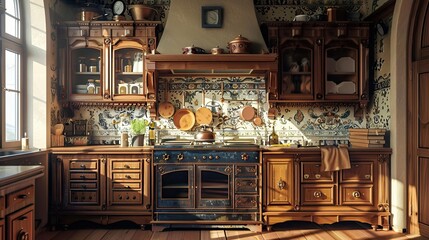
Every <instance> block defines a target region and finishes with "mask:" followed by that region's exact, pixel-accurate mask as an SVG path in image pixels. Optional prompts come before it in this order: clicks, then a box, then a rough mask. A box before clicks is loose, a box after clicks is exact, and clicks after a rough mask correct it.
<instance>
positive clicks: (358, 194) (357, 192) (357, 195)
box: [352, 191, 361, 198]
mask: <svg viewBox="0 0 429 240" xmlns="http://www.w3.org/2000/svg"><path fill="white" fill-rule="evenodd" d="M352 196H353V197H354V198H360V196H361V194H360V192H359V191H353V192H352Z"/></svg>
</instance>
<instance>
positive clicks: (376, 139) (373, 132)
mask: <svg viewBox="0 0 429 240" xmlns="http://www.w3.org/2000/svg"><path fill="white" fill-rule="evenodd" d="M385 134H386V129H379V128H350V129H349V141H350V144H351V145H352V147H374V148H377V147H384V144H385V143H386V141H385V139H384V136H385Z"/></svg>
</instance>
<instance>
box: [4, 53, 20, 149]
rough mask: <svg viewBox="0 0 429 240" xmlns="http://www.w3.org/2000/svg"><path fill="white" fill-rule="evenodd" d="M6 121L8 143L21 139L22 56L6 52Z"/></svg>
mask: <svg viewBox="0 0 429 240" xmlns="http://www.w3.org/2000/svg"><path fill="white" fill-rule="evenodd" d="M5 64H6V66H5V69H6V71H5V77H6V79H5V80H6V81H5V87H6V89H7V90H6V91H5V106H6V109H5V110H6V111H5V120H6V122H5V123H6V142H12V141H19V139H20V135H21V133H20V131H21V130H20V124H19V123H20V117H21V116H20V112H21V109H20V108H21V107H20V95H21V93H20V81H21V78H20V55H19V54H17V53H14V52H11V51H8V50H6V51H5Z"/></svg>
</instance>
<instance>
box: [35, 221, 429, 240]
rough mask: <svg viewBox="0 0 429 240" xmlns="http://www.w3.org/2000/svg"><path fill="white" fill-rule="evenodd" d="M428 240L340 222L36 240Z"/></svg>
mask: <svg viewBox="0 0 429 240" xmlns="http://www.w3.org/2000/svg"><path fill="white" fill-rule="evenodd" d="M116 239H117V240H199V239H201V240H206V239H212V240H223V239H225V240H226V239H228V240H244V239H260V240H268V239H270V240H275V239H284V240H292V239H297V240H316V239H317V240H354V239H359V240H369V239H377V240H393V239H395V240H399V239H403V240H406V239H407V240H408V239H416V240H429V239H427V238H423V237H419V236H410V235H406V234H402V233H396V232H393V231H374V230H372V229H371V228H370V226H369V225H366V224H362V223H358V222H343V223H336V224H331V225H317V224H313V223H309V222H287V223H282V224H278V225H275V226H273V230H272V231H271V232H267V231H264V232H263V233H254V232H251V231H248V230H237V229H235V230H234V229H226V230H205V229H201V230H198V229H192V230H184V229H181V230H179V229H170V230H167V231H163V232H152V231H151V230H142V229H138V228H135V227H134V228H123V227H121V228H118V227H117V226H116V227H93V226H87V227H85V228H84V227H82V226H80V227H73V228H70V229H68V230H57V231H48V230H46V231H42V232H40V233H38V234H37V236H36V240H116Z"/></svg>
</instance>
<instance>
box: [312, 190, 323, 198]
mask: <svg viewBox="0 0 429 240" xmlns="http://www.w3.org/2000/svg"><path fill="white" fill-rule="evenodd" d="M322 195H323V194H322V192H321V191H315V192H314V193H313V196H314V197H315V198H321V197H322Z"/></svg>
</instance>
